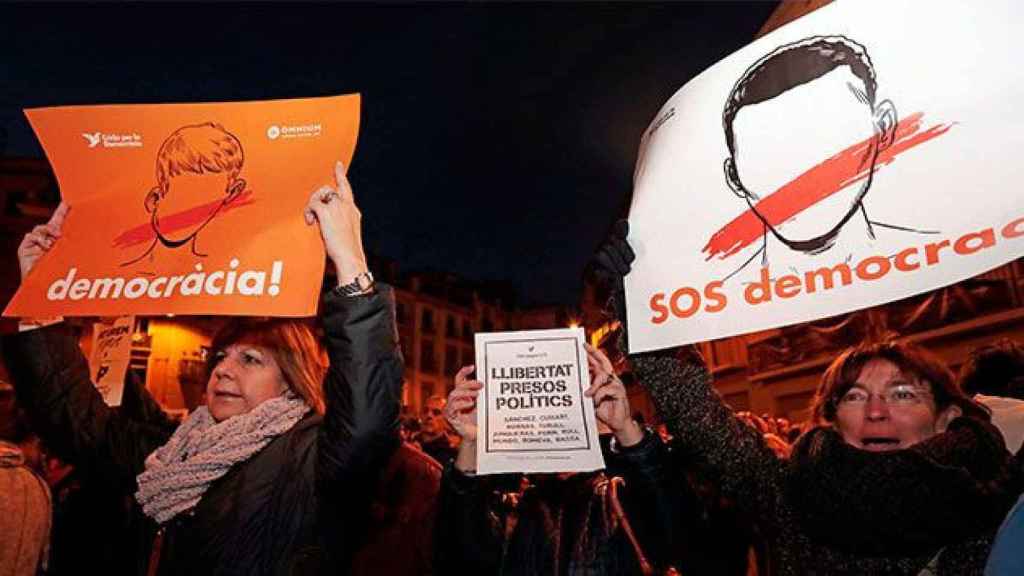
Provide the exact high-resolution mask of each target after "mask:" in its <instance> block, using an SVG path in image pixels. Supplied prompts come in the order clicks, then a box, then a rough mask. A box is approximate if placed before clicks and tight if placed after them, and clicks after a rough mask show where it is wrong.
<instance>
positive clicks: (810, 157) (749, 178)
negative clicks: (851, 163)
mask: <svg viewBox="0 0 1024 576" xmlns="http://www.w3.org/2000/svg"><path fill="white" fill-rule="evenodd" d="M863 91H864V85H863V82H862V81H861V80H860V79H859V78H857V77H856V76H854V75H853V73H852V72H851V71H850V69H849V68H848V67H845V66H844V67H840V68H836V69H834V70H832V71H831V72H829V73H827V74H825V75H824V76H822V77H821V78H818V79H816V80H813V81H811V82H809V83H807V84H804V85H802V86H799V87H797V88H794V89H791V90H789V91H787V92H785V93H783V94H781V95H780V96H778V97H776V98H773V99H771V100H768V101H766V102H761V103H758V104H753V105H749V106H744V107H743V108H742V109H740V111H739V113H738V114H737V115H736V118H735V120H734V122H733V131H734V133H735V138H736V154H735V155H734V162H735V166H736V173H737V175H738V177H739V182H740V183H741V185H742V190H743V191H744V192H745V194H744V197H745V199H746V200H747V202H748V203H749V204H750V206H751V208H752V209H753V210H754V211H755V212H758V208H757V200H758V199H761V198H765V197H767V196H769V195H771V194H772V193H773V192H775V191H777V190H779V189H781V188H782V187H783V186H785V185H786V184H788V183H789V182H791V181H793V180H794V179H795V178H796V177H797V176H799V175H800V174H802V173H804V172H805V171H807V170H808V169H810V168H812V167H813V166H815V165H817V164H819V163H821V162H822V161H824V160H826V159H828V158H829V157H832V156H834V155H836V154H839V153H840V152H842V151H843V150H845V149H847V148H848V147H850V146H852V145H854V144H856V143H858V142H862V141H865V140H876V138H875V136H876V126H875V121H874V114H873V112H872V110H871V106H870V105H868V104H867V103H866V102H864V101H862V100H861V99H860V98H859V97H858V92H859V93H860V94H863ZM875 148H876V146H867V147H864V148H863V149H862V150H861V151H860V153H859V154H858V156H859V157H860V158H859V162H858V164H867V163H870V162H871V161H872V157H873V155H874V153H875ZM780 150H785V153H782V154H780V153H779V151H780ZM869 185H870V181H869V180H865V181H859V182H853V183H850V184H848V185H846V186H845V187H843V188H842V189H841V190H840V191H839V192H837V193H833V194H831V195H829V196H828V197H826V198H824V199H822V200H820V201H818V202H816V203H814V204H812V205H811V206H810V207H808V208H806V209H804V210H802V211H801V212H799V213H797V214H796V215H795V216H793V217H792V218H790V219H788V220H786V221H785V222H782V223H781V224H776V225H774V226H772V227H773V228H774V231H775V233H776V234H778V235H779V236H782V237H783V238H784V239H786V240H789V241H791V242H794V243H801V242H804V243H806V242H809V241H813V240H814V239H817V238H821V237H823V236H826V235H827V234H829V232H830V231H831V230H833V229H834V228H835V227H836V226H838V225H840V224H841V223H843V222H844V221H845V219H846V218H848V217H849V216H850V215H851V213H852V212H854V211H856V210H857V209H858V208H859V203H860V200H861V199H862V198H863V196H864V194H865V193H866V192H867V190H868V186H869ZM758 216H760V217H761V219H762V220H768V219H769V218H768V217H767V215H765V214H761V213H758Z"/></svg>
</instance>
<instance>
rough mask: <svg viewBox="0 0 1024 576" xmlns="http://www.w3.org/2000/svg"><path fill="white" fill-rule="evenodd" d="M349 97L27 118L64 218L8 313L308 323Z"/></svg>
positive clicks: (347, 151) (350, 132)
mask: <svg viewBox="0 0 1024 576" xmlns="http://www.w3.org/2000/svg"><path fill="white" fill-rule="evenodd" d="M359 102H360V101H359V95H358V94H355V95H345V96H334V97H327V98H304V99H294V100H274V101H261V102H223V103H221V102H218V103H202V104H143V105H123V106H120V105H118V106H67V107H58V108H39V109H31V110H26V111H25V114H26V115H27V116H28V119H29V121H30V122H31V124H32V127H33V129H34V130H35V132H36V134H37V135H38V137H39V140H40V142H42V145H43V147H44V149H45V150H46V155H47V156H48V157H49V159H50V163H51V164H52V166H53V169H54V172H55V173H56V176H57V181H58V182H59V184H60V188H61V194H62V195H63V197H64V201H65V202H67V203H68V204H70V206H71V212H70V213H69V214H68V216H67V219H66V220H65V222H64V232H63V236H62V237H61V238H60V240H58V241H57V243H56V244H55V246H54V247H53V249H52V250H51V251H50V252H49V253H48V254H46V255H45V256H44V257H43V258H42V259H40V261H39V262H38V263H37V265H36V267H35V268H34V269H33V270H32V272H31V273H30V275H29V277H28V278H27V279H26V280H25V282H23V283H22V285H21V287H20V288H19V290H18V292H17V294H15V296H14V298H13V299H12V300H11V302H10V303H9V304H8V306H7V309H6V310H5V311H4V315H5V316H53V315H64V316H76V315H79V316H80V315H103V316H114V315H122V314H167V313H175V314H233V315H261V316H268V315H269V316H308V315H312V314H314V313H315V312H316V305H317V299H318V294H319V290H320V285H321V282H322V278H323V271H324V256H325V254H324V248H323V244H322V241H321V240H320V235H319V231H318V230H317V228H316V226H315V225H313V226H309V225H307V224H306V223H305V221H304V219H303V208H304V206H305V205H306V202H307V201H308V199H309V197H310V195H311V194H312V193H313V191H314V190H316V189H317V188H319V187H320V186H323V185H325V184H331V185H333V183H334V166H335V162H336V161H338V160H341V161H342V162H344V163H345V165H346V166H348V164H349V161H350V160H351V158H352V153H353V150H354V149H355V144H356V136H357V134H358V130H359Z"/></svg>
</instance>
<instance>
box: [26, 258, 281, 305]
mask: <svg viewBox="0 0 1024 576" xmlns="http://www.w3.org/2000/svg"><path fill="white" fill-rule="evenodd" d="M239 265H240V262H239V260H238V259H237V258H233V259H232V260H231V262H230V263H229V264H228V269H227V270H215V271H212V272H209V273H207V272H206V271H204V270H203V265H202V264H196V265H195V271H194V272H191V273H189V274H183V275H175V276H135V277H131V278H124V277H113V278H77V279H76V276H77V274H78V269H77V268H71V269H70V270H68V273H67V276H65V277H64V278H59V279H57V280H55V281H54V282H53V283H52V284H50V286H49V288H48V289H47V291H46V298H47V299H48V300H51V301H57V300H97V299H99V300H103V299H112V300H116V299H121V298H126V299H129V300H135V299H138V298H148V299H153V300H159V299H164V298H172V297H179V296H204V295H205V296H220V295H232V294H239V295H242V296H263V295H264V294H269V295H270V296H277V295H278V294H280V293H281V277H282V275H283V274H284V262H282V261H280V260H275V261H274V263H273V264H272V266H271V270H270V273H269V282H268V279H267V277H268V274H267V272H266V271H265V270H239Z"/></svg>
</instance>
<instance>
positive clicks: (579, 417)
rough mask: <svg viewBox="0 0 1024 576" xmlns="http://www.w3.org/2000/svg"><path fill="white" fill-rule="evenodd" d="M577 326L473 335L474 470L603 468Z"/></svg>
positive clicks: (545, 470) (580, 338)
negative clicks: (478, 386) (477, 385)
mask: <svg viewBox="0 0 1024 576" xmlns="http://www.w3.org/2000/svg"><path fill="white" fill-rule="evenodd" d="M583 342H584V335H583V329H582V328H565V329H560V330H530V331H523V332H492V333H477V334H476V367H477V379H478V380H480V382H482V383H483V384H484V388H483V390H481V391H480V396H479V398H478V399H477V430H478V439H477V447H476V457H477V473H478V474H497V473H503V472H587V471H591V470H598V469H601V468H604V458H603V457H602V455H601V445H600V442H599V441H598V438H597V419H596V418H595V416H594V404H593V402H592V401H591V400H590V399H589V398H585V397H584V396H583V391H584V390H586V389H587V388H589V387H590V370H589V369H588V366H587V352H586V350H585V349H584V347H583Z"/></svg>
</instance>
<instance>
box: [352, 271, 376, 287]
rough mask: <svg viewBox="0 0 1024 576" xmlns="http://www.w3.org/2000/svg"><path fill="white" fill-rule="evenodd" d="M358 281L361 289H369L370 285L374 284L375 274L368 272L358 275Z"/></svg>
mask: <svg viewBox="0 0 1024 576" xmlns="http://www.w3.org/2000/svg"><path fill="white" fill-rule="evenodd" d="M356 283H357V284H358V285H359V289H360V290H369V288H370V286H373V274H370V273H369V272H366V273H364V274H360V275H359V276H356Z"/></svg>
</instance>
